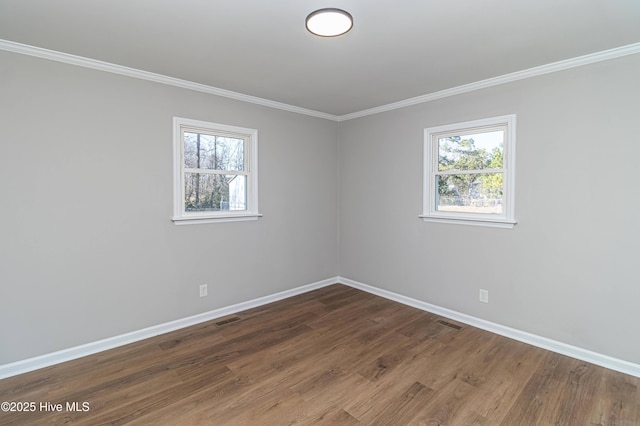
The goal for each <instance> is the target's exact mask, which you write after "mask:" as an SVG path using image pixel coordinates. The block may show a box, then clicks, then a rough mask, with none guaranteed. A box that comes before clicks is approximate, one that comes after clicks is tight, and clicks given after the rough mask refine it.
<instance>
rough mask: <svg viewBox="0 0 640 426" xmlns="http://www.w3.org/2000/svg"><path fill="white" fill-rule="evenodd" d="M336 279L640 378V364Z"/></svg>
mask: <svg viewBox="0 0 640 426" xmlns="http://www.w3.org/2000/svg"><path fill="white" fill-rule="evenodd" d="M336 279H337V281H338V282H339V283H341V284H344V285H348V286H349V287H353V288H356V289H358V290H362V291H366V292H367V293H371V294H375V295H376V296H380V297H384V298H385V299H389V300H393V301H395V302H399V303H402V304H404V305H408V306H413V307H414V308H418V309H421V310H423V311H427V312H431V313H434V314H436V315H442V316H443V317H447V318H450V319H452V320H455V321H459V322H461V323H464V324H468V325H471V326H473V327H477V328H480V329H482V330H486V331H490V332H492V333H495V334H499V335H501V336H505V337H508V338H510V339H514V340H518V341H520V342H523V343H527V344H529V345H533V346H536V347H538V348H542V349H546V350H549V351H552V352H556V353H559V354H562V355H567V356H570V357H572V358H576V359H579V360H582V361H586V362H590V363H592V364H595V365H599V366H601V367H604V368H608V369H610V370H615V371H619V372H621V373H625V374H629V375H631V376H635V377H640V364H636V363H633V362H630V361H625V360H622V359H619V358H614V357H611V356H609V355H603V354H600V353H597V352H593V351H590V350H587V349H583V348H579V347H577V346H572V345H569V344H566V343H563V342H559V341H557V340H552V339H548V338H546V337H542V336H538V335H536V334H532V333H528V332H526V331H522V330H517V329H515V328H511V327H507V326H504V325H501V324H497V323H494V322H491V321H486V320H483V319H481V318H477V317H474V316H471V315H467V314H463V313H460V312H457V311H453V310H451V309H447V308H443V307H440V306H437V305H432V304H430V303H427V302H423V301H421V300H417V299H413V298H411V297H407V296H403V295H401V294H397V293H394V292H391V291H388V290H383V289H381V288H377V287H373V286H370V285H368V284H363V283H361V282H358V281H354V280H351V279H349V278H344V277H340V276H339V277H336Z"/></svg>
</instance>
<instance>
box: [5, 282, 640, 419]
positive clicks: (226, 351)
mask: <svg viewBox="0 0 640 426" xmlns="http://www.w3.org/2000/svg"><path fill="white" fill-rule="evenodd" d="M639 386H640V379H638V378H635V377H632V376H628V375H624V374H621V373H617V372H615V371H611V370H607V369H604V368H601V367H597V366H594V365H592V364H588V363H585V362H582V361H578V360H575V359H572V358H568V357H565V356H562V355H558V354H555V353H552V352H548V351H545V350H542V349H538V348H535V347H532V346H529V345H526V344H524V343H520V342H516V341H514V340H510V339H507V338H505V337H501V336H497V335H495V334H492V333H489V332H486V331H482V330H479V329H476V328H473V327H471V326H467V325H464V324H459V323H456V322H454V321H452V320H449V319H446V318H441V317H438V316H435V315H433V314H429V313H426V312H423V311H420V310H418V309H415V308H411V307H408V306H404V305H401V304H398V303H395V302H392V301H389V300H385V299H382V298H379V297H377V296H373V295H370V294H367V293H363V292H360V291H358V290H354V289H352V288H349V287H345V286H342V285H334V286H330V287H326V288H323V289H320V290H317V291H313V292H310V293H306V294H303V295H300V296H296V297H293V298H291V299H287V300H283V301H280V302H276V303H273V304H270V305H267V306H263V307H259V308H255V309H252V310H249V311H245V312H242V313H239V314H236V315H232V316H230V317H226V318H221V319H218V320H215V321H212V322H208V323H203V324H200V325H198V326H194V327H190V328H188V329H183V330H179V331H176V332H173V333H169V334H165V335H163V336H159V337H155V338H152V339H148V340H145V341H142V342H138V343H134V344H131V345H128V346H123V347H121V348H117V349H114V350H110V351H107V352H102V353H100V354H96V355H93V356H89V357H85V358H82V359H79V360H75V361H71V362H68V363H65V364H60V365H57V366H53V367H49V368H46V369H43V370H39V371H35V372H31V373H28V374H24V375H21V376H16V377H11V378H8V379H4V380H0V401H15V402H18V401H19V402H36V404H38V405H37V410H36V411H35V412H25V413H3V412H0V424H2V425H6V424H16V425H30V424H37V425H40V424H64V423H76V424H88V425H97V424H129V423H131V424H149V425H170V424H176V425H227V424H230V425H231V424H232V425H289V424H298V425H300V424H315V423H321V424H322V423H324V424H329V425H341V424H344V425H351V424H387V425H405V424H415V425H510V426H511V425H599V426H604V425H640V391H639V389H638V387H639ZM46 402H50V403H52V404H58V403H60V404H63V411H62V412H47V411H44V410H41V409H40V405H39V404H40V403H46ZM68 402H69V403H73V402H77V403H78V404H77V408H79V409H80V410H79V411H67V407H66V404H67V403H68ZM84 402H87V403H88V407H87V406H83V403H84ZM83 408H88V411H82V409H83Z"/></svg>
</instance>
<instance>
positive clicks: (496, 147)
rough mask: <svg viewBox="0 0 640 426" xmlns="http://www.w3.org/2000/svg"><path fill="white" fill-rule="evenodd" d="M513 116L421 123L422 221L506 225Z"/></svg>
mask: <svg viewBox="0 0 640 426" xmlns="http://www.w3.org/2000/svg"><path fill="white" fill-rule="evenodd" d="M515 129H516V116H515V115H506V116H502V117H494V118H488V119H484V120H476V121H469V122H465V123H458V124H451V125H446V126H438V127H430V128H427V129H424V199H423V214H422V215H420V217H422V218H423V219H424V220H425V221H430V222H445V223H462V224H466V225H481V226H493V227H501V228H512V227H513V225H514V224H515V223H516V222H515V219H514V184H515V179H514V178H515V147H516V141H515V133H516V132H515Z"/></svg>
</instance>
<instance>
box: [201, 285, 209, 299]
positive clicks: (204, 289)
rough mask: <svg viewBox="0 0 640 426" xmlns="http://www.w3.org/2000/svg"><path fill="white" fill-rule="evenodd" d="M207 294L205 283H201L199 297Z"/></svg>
mask: <svg viewBox="0 0 640 426" xmlns="http://www.w3.org/2000/svg"><path fill="white" fill-rule="evenodd" d="M206 295H207V285H206V284H202V285H201V286H200V297H205V296H206Z"/></svg>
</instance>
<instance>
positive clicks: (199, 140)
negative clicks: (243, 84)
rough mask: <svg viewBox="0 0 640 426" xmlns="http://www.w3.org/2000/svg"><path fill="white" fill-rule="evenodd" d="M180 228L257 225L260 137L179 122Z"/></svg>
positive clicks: (176, 207)
mask: <svg viewBox="0 0 640 426" xmlns="http://www.w3.org/2000/svg"><path fill="white" fill-rule="evenodd" d="M173 133H174V136H173V148H174V154H173V155H174V189H173V196H174V212H173V221H174V222H175V223H176V224H190V223H209V222H216V221H236V220H255V219H257V218H258V217H259V216H260V214H259V213H258V180H257V176H258V175H257V173H258V170H257V146H258V131H257V130H254V129H245V128H241V127H234V126H227V125H224V124H216V123H208V122H205V121H197V120H189V119H186V118H178V117H174V119H173Z"/></svg>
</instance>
